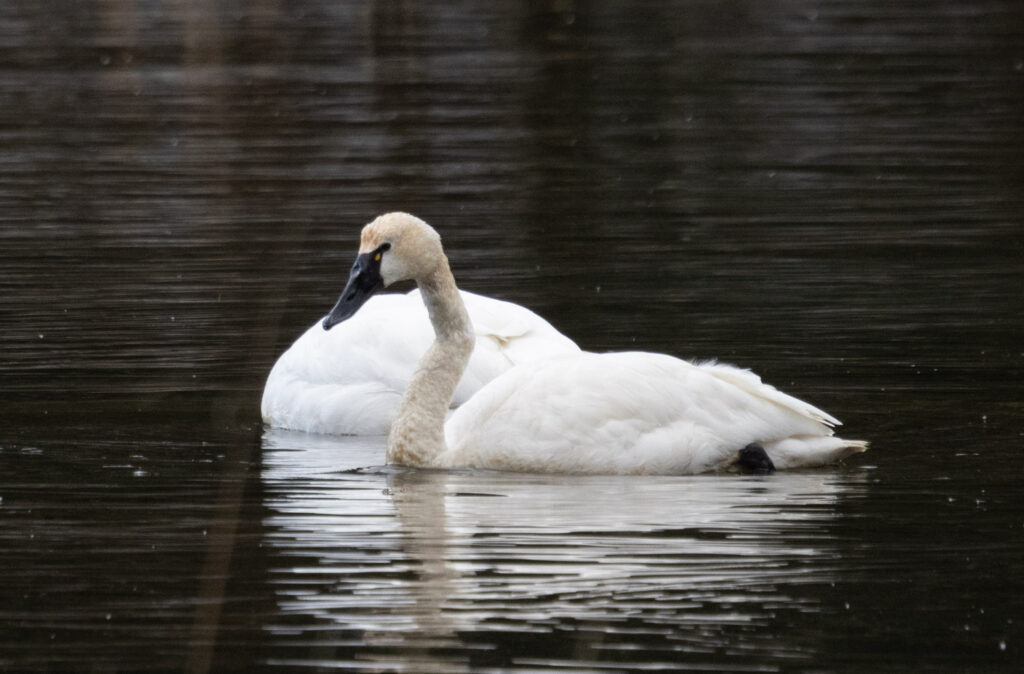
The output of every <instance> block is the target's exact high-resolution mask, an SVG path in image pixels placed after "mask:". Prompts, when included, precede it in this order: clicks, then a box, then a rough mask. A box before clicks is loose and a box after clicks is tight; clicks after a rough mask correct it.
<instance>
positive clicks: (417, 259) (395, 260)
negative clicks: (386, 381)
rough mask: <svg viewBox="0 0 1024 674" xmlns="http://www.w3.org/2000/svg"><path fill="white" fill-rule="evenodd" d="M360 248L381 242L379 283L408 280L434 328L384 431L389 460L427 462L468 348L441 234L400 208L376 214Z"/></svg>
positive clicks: (441, 443)
mask: <svg viewBox="0 0 1024 674" xmlns="http://www.w3.org/2000/svg"><path fill="white" fill-rule="evenodd" d="M360 243H361V245H360V248H359V252H360V253H372V252H373V251H375V250H377V249H379V248H380V247H381V246H382V245H384V244H390V246H391V247H390V248H389V249H388V250H387V251H386V253H385V254H384V255H383V259H382V263H381V277H382V279H383V280H384V284H385V285H390V284H391V283H394V282H397V281H403V280H408V279H411V280H414V281H415V282H416V284H417V285H418V286H419V288H420V293H421V295H422V296H423V302H424V304H426V306H427V311H428V313H429V314H430V322H431V325H433V327H434V333H435V341H434V343H433V344H432V345H431V347H430V348H429V349H428V350H427V352H426V353H425V354H424V355H423V357H422V358H421V359H420V361H419V364H418V366H417V368H416V372H415V374H413V377H412V380H411V381H410V382H409V386H408V388H407V389H406V391H405V395H404V397H403V399H402V404H401V406H400V407H399V409H398V412H397V415H396V417H395V420H394V423H393V424H392V427H391V432H390V434H389V435H388V447H387V459H388V462H389V463H399V464H404V465H411V466H428V465H430V464H431V463H432V461H433V459H434V458H435V457H437V456H438V455H440V454H441V453H442V452H444V450H445V440H444V422H445V418H446V414H447V411H448V406H449V404H450V403H451V399H452V395H454V393H455V388H456V386H457V385H458V383H459V379H460V378H461V377H462V373H463V371H464V370H465V368H466V365H467V364H468V362H469V358H470V356H471V355H472V353H473V344H474V336H473V326H472V323H471V322H470V320H469V313H468V312H467V311H466V306H465V304H464V303H463V301H462V296H461V295H460V294H459V291H458V288H457V287H456V285H455V278H454V277H453V276H452V273H451V269H450V267H449V265H448V258H447V257H446V256H445V254H444V251H443V249H442V248H441V237H440V236H439V235H438V233H437V232H436V231H435V230H434V229H433V228H431V227H430V226H429V225H427V224H426V223H425V222H423V221H422V220H420V219H419V218H416V217H413V216H411V215H408V214H406V213H388V214H387V215H382V216H380V217H379V218H377V219H376V220H374V221H373V222H371V223H370V224H369V225H367V226H366V227H364V228H363V233H362V238H361V242H360Z"/></svg>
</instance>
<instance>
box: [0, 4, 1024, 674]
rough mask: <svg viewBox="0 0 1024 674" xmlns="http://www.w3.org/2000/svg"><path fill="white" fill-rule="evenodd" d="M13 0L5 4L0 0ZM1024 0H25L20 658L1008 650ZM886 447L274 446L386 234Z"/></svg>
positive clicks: (7, 38) (588, 336)
mask: <svg viewBox="0 0 1024 674" xmlns="http://www.w3.org/2000/svg"><path fill="white" fill-rule="evenodd" d="M9 4H10V3H9ZM1021 45H1024V13H1022V11H1021V10H1020V8H1019V7H1018V6H1017V3H1013V2H1008V1H1005V0H992V1H985V2H979V3H970V4H969V5H963V4H961V3H943V2H934V3H922V4H917V5H912V6H899V7H893V6H891V4H890V3H883V2H876V1H872V0H858V1H856V2H843V3H831V2H829V3H804V2H768V3H762V2H735V3H729V4H728V5H727V6H725V5H722V4H721V3H712V2H673V3H655V2H633V3H629V7H628V9H626V8H623V7H620V6H619V4H618V3H602V2H586V3H584V2H577V3H563V2H552V3H541V4H538V5H530V7H529V8H524V7H522V6H520V3H512V2H488V3H473V2H465V3H458V4H456V5H450V4H446V5H445V6H433V5H428V4H422V3H421V4H416V3H402V2H373V3H366V4H365V5H359V6H351V5H349V4H346V3H341V4H338V3H330V2H317V1H315V0H308V1H303V2H296V3H273V2H264V3H256V4H252V3H237V2H226V3H225V2H219V3H214V4H212V5H210V6H209V7H206V6H200V5H199V4H196V3H185V2H161V3H155V2H145V1H144V2H134V3H122V2H112V1H109V2H100V1H95V2H88V3H73V4H59V5H58V4H52V5H51V4H50V3H44V4H42V5H39V4H37V5H31V4H29V5H26V4H24V3H22V4H21V5H20V6H14V5H10V6H8V5H4V6H3V7H2V8H0V140H2V143H3V147H4V151H3V152H2V153H0V270H2V272H0V318H2V321H3V323H2V325H3V330H2V331H0V373H2V379H0V383H2V385H0V564H2V566H3V568H4V570H5V573H4V577H5V583H3V585H2V586H0V668H4V669H10V670H14V671H25V670H68V669H79V670H80V669H94V670H98V671H124V670H130V671H134V670H140V669H159V670H189V671H224V670H232V669H234V670H247V671H252V670H268V671H269V670H275V671H279V670H286V669H300V670H341V671H367V672H370V671H373V672H379V671H444V672H450V671H522V672H526V671H538V670H540V671H543V670H556V671H624V670H650V669H658V668H661V669H667V670H678V669H694V670H699V671H707V670H712V671H715V670H725V671H745V670H755V671H777V670H815V671H891V670H894V669H914V670H915V671H917V670H920V671H929V670H930V671H936V670H953V671H979V672H980V671H984V672H990V671H1018V670H1019V669H1020V666H1021V663H1022V661H1024V657H1022V639H1021V624H1020V623H1021V620H1022V618H1021V616H1022V615H1024V600H1022V599H1021V597H1024V581H1022V579H1024V562H1022V561H1021V560H1022V559H1024V508H1022V506H1021V499H1020V487H1019V485H1020V484H1021V480H1022V478H1024V469H1022V467H1021V458H1022V449H1024V404H1022V400H1024V396H1022V386H1021V381H1022V375H1024V342H1022V341H1021V335H1022V334H1024V292H1022V290H1021V289H1022V288H1024V219H1022V215H1021V214H1022V213H1024V192H1022V191H1021V189H1020V186H1021V184H1022V178H1024V159H1022V157H1024V134H1022V131H1021V128H1022V127H1021V124H1020V120H1021V119H1022V115H1024V49H1022V47H1021ZM393 209H403V210H408V211H411V212H413V213H416V214H418V215H420V216H422V217H424V218H425V219H427V220H428V221H429V222H431V223H432V224H434V225H435V226H436V227H437V228H438V229H440V230H441V231H442V233H443V235H444V238H445V243H446V246H447V248H448V250H449V255H450V258H451V261H452V265H453V269H454V271H455V273H456V276H457V278H458V280H459V282H460V284H461V285H462V286H463V287H465V288H466V289H469V290H473V291H476V292H481V293H485V294H490V295H494V296H497V297H500V298H503V299H509V300H512V301H516V302H519V303H521V304H524V305H526V306H529V307H531V308H532V309H534V310H536V311H538V312H539V313H541V314H543V315H544V316H546V317H548V318H549V319H550V320H551V321H552V322H553V323H554V324H555V325H556V326H557V327H558V328H559V329H561V330H562V331H563V332H565V333H567V334H569V335H570V336H572V337H573V338H574V339H576V340H577V341H578V342H579V343H580V345H581V346H583V347H584V348H586V349H591V350H598V351H600V350H623V349H645V350H653V351H664V352H668V353H672V354H674V355H677V356H680V357H686V358H698V359H708V358H719V359H721V360H724V361H727V362H733V363H736V364H738V365H741V366H744V367H750V368H752V369H754V370H755V371H756V372H758V373H759V374H761V375H762V377H763V378H764V379H765V380H766V381H768V382H770V383H773V384H775V385H777V386H779V387H781V388H783V389H785V390H786V391H788V392H790V393H792V394H794V395H798V396H801V397H804V398H807V399H808V400H810V401H811V402H813V403H815V404H817V405H820V406H821V407H823V408H824V409H827V410H828V411H829V412H831V413H833V414H835V415H836V416H837V417H839V418H841V419H842V420H843V421H844V422H845V424H846V426H845V427H844V429H843V432H844V434H846V435H848V436H849V437H855V438H865V439H868V440H871V441H872V443H873V446H872V450H871V451H870V452H869V453H868V454H865V455H863V456H859V457H856V458H855V459H852V460H851V461H850V462H848V463H847V464H846V465H844V466H838V467H833V468H829V469H824V470H818V471H810V472H797V473H790V474H779V475H774V476H771V477H743V476H735V475H728V476H692V477H664V478H620V477H593V478H585V479H584V478H578V477H577V478H573V477H564V476H526V475H509V474H500V473H488V472H459V471H456V472H429V471H407V470H402V469H396V468H387V467H383V466H382V464H383V463H384V459H383V441H382V440H381V439H337V438H334V439H331V438H317V437H310V436H303V435H296V434H290V433H281V432H276V431H267V430H266V429H264V428H263V427H262V425H261V423H260V419H259V414H258V407H259V396H260V392H261V390H262V385H263V381H264V378H265V376H266V373H267V372H268V370H269V368H270V366H271V364H272V363H273V361H274V359H275V357H276V356H277V354H279V353H280V352H281V351H282V350H283V349H285V348H286V347H287V346H288V344H289V343H290V342H291V340H293V339H294V338H295V337H297V336H298V335H299V334H301V332H302V331H303V330H304V329H305V327H307V326H308V325H309V324H311V323H312V322H313V321H314V320H316V319H317V318H318V317H319V316H320V315H322V314H323V313H324V312H326V310H327V309H328V308H329V307H330V306H331V304H332V303H333V301H334V300H335V298H336V294H337V292H338V291H339V290H340V288H341V285H342V283H343V281H344V279H345V277H346V276H347V269H348V266H349V265H350V264H351V260H352V257H353V255H354V253H355V249H356V241H357V237H358V230H359V227H360V226H361V225H362V224H363V223H365V222H367V221H368V220H370V219H371V218H372V217H373V216H374V215H376V214H377V213H379V212H383V211H386V210H393Z"/></svg>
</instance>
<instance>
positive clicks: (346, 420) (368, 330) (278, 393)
mask: <svg viewBox="0 0 1024 674" xmlns="http://www.w3.org/2000/svg"><path fill="white" fill-rule="evenodd" d="M461 298H462V302H463V304H465V306H466V308H467V309H468V310H469V315H470V316H471V317H472V322H473V326H474V327H475V332H474V335H475V337H476V348H475V349H474V351H473V355H472V356H471V357H470V359H469V365H468V367H467V368H466V371H465V373H464V374H463V375H462V379H461V380H460V381H459V385H458V386H457V387H456V389H455V395H454V397H453V398H452V404H454V405H460V404H462V403H464V402H465V401H466V400H468V399H469V398H470V396H472V395H473V393H475V392H476V391H477V389H479V388H480V387H481V386H483V385H484V384H486V383H487V382H489V381H490V380H492V379H494V378H495V377H497V376H498V375H499V374H501V373H502V372H504V371H505V370H507V369H509V368H510V367H512V366H513V365H515V364H517V363H527V362H531V361H535V360H539V359H542V358H547V357H550V356H554V355H564V354H569V353H578V352H579V350H580V349H579V347H578V346H576V343H575V342H573V341H572V340H571V339H569V338H568V337H566V336H565V335H563V334H562V333H560V332H558V331H557V330H556V329H555V328H554V327H552V326H551V324H550V323H548V322H547V321H546V320H544V319H543V318H541V317H540V316H538V315H537V314H535V313H533V312H532V311H530V310H529V309H526V308H525V307H521V306H519V305H518V304H513V303H512V302H504V301H502V300H497V299H493V298H490V297H484V296H482V295H476V294H473V293H469V292H465V291H461ZM433 339H434V331H433V330H432V329H431V327H430V321H429V320H428V318H427V311H426V308H425V307H424V305H423V300H422V298H421V297H420V291H419V290H413V291H411V292H409V293H407V294H384V295H377V296H375V297H373V298H372V299H371V300H370V301H369V302H367V303H366V305H365V306H364V307H363V308H362V310H361V311H360V312H359V315H358V316H355V317H353V318H352V319H351V320H349V321H347V322H346V323H345V324H344V325H343V326H337V327H335V328H334V329H332V330H330V331H329V332H328V331H327V330H325V329H324V327H323V326H322V324H321V321H317V322H316V323H315V324H313V325H312V326H311V327H310V328H309V329H308V330H306V332H305V333H303V335H302V336H301V337H299V338H298V339H297V340H296V341H295V343H294V344H292V345H291V347H289V348H288V349H287V350H286V351H285V352H284V353H283V354H281V356H280V358H278V360H277V362H276V363H274V366H273V367H272V368H271V370H270V374H269V375H268V376H267V383H266V386H265V387H264V389H263V399H262V402H261V405H260V411H261V413H262V416H263V421H264V423H266V424H267V425H268V426H270V427H271V428H281V429H288V430H295V431H304V432H307V433H324V434H331V435H385V434H387V432H388V428H389V427H390V425H391V418H392V417H393V416H394V413H395V410H396V409H397V408H398V404H399V403H400V402H401V399H402V391H404V390H405V387H406V385H407V384H408V383H409V379H410V377H412V373H413V371H414V370H415V369H416V361H417V360H418V359H419V357H420V355H421V354H422V353H423V352H424V351H426V349H427V347H429V346H430V343H431V342H432V341H433Z"/></svg>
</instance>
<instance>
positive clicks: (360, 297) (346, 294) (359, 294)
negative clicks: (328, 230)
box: [323, 243, 391, 330]
mask: <svg viewBox="0 0 1024 674" xmlns="http://www.w3.org/2000/svg"><path fill="white" fill-rule="evenodd" d="M389 248H391V244H389V243H385V244H383V245H381V246H380V247H379V248H377V250H375V251H373V252H370V253H361V254H360V255H359V256H358V257H357V258H356V261H355V264H353V265H352V271H351V272H350V273H349V275H348V283H347V284H346V285H345V289H344V290H342V291H341V297H340V298H338V303H337V304H335V305H334V308H333V309H331V313H329V314H327V318H325V319H324V322H323V326H324V330H330V329H331V328H333V327H334V326H335V325H337V324H338V323H341V322H342V321H344V320H346V319H348V318H351V317H352V316H353V315H354V314H355V313H356V312H357V311H359V307H361V306H363V304H365V303H366V300H368V299H370V298H371V297H373V294H374V293H375V292H377V291H378V290H380V289H381V288H383V287H384V279H382V278H381V277H380V262H381V258H382V257H383V256H384V252H385V251H386V250H388V249H389Z"/></svg>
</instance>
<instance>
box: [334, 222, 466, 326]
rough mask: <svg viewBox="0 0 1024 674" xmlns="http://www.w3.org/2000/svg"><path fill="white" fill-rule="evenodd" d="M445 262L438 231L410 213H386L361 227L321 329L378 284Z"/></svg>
mask: <svg viewBox="0 0 1024 674" xmlns="http://www.w3.org/2000/svg"><path fill="white" fill-rule="evenodd" d="M447 263H448V260H447V258H446V257H445V255H444V250H443V249H442V247H441V235H440V234H438V233H437V231H436V230H435V229H434V228H433V227H431V226H430V225H428V224H427V223H425V222H423V221H422V220H420V219H419V218H417V217H416V216H414V215H409V214H408V213H386V214H384V215H381V216H379V217H378V218H377V219H376V220H374V221H373V222H371V223H370V224H368V225H366V226H365V227H363V232H362V235H361V236H360V240H359V255H358V256H357V257H356V261H355V263H354V264H353V265H352V271H351V272H350V273H349V277H348V283H347V284H346V285H345V289H344V290H343V291H342V292H341V297H340V298H339V299H338V302H337V304H335V305H334V308H333V309H331V312H330V313H329V314H327V317H326V318H324V321H323V327H324V330H330V329H331V328H332V327H334V326H335V325H337V324H338V323H341V322H342V321H344V320H346V319H347V318H350V317H352V316H353V315H354V314H355V313H356V312H357V311H358V310H359V307H361V306H363V304H365V303H366V301H367V300H368V299H370V297H372V296H373V294H374V293H376V292H377V291H378V290H380V289H381V288H385V287H387V286H389V285H391V284H392V283H396V282H398V281H406V280H410V279H411V280H413V281H417V282H419V281H421V280H424V279H428V278H430V277H431V276H432V275H433V274H434V272H435V271H436V270H437V269H438V267H439V266H446V265H447Z"/></svg>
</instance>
